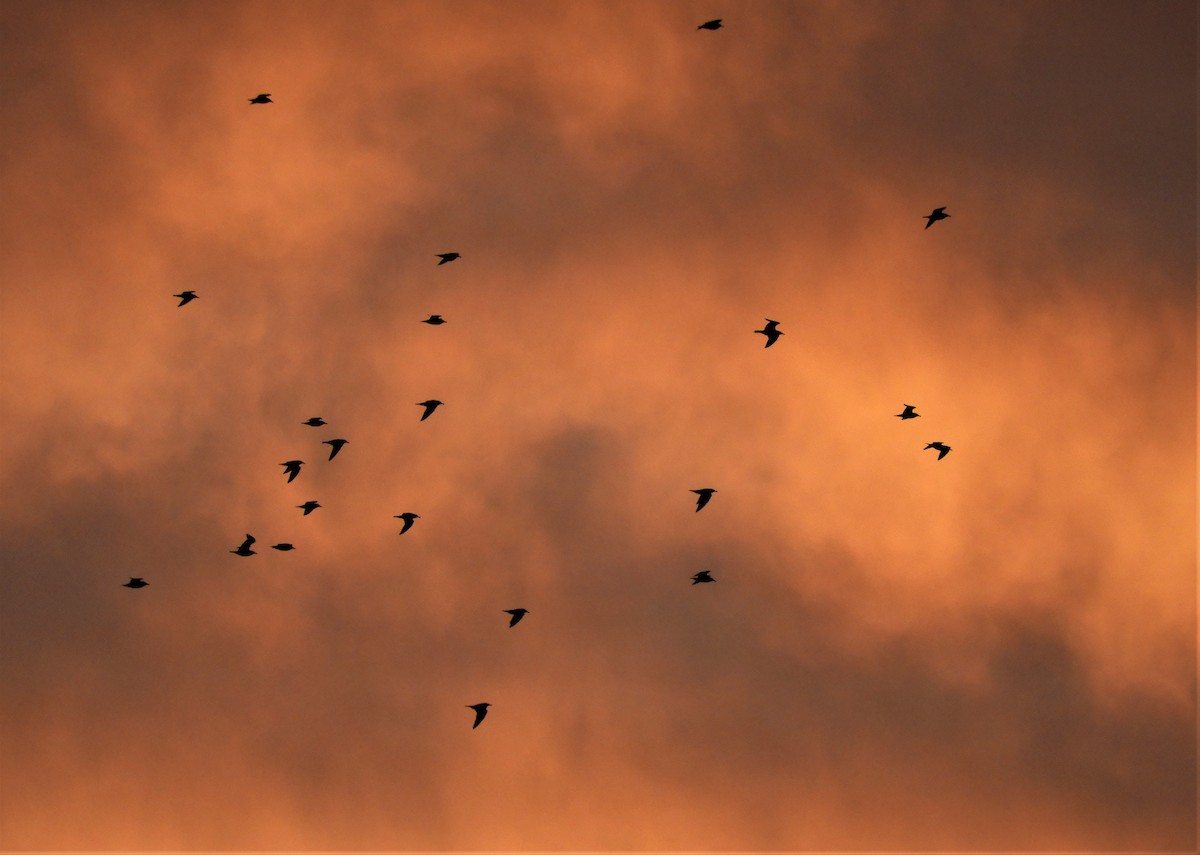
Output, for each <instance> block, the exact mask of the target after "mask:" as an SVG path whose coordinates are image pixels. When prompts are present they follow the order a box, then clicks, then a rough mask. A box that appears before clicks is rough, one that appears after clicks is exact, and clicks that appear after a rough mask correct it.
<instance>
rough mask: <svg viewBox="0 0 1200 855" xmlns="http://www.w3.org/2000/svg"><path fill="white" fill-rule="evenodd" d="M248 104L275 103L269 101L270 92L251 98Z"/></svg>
mask: <svg viewBox="0 0 1200 855" xmlns="http://www.w3.org/2000/svg"><path fill="white" fill-rule="evenodd" d="M250 103H251V104H274V103H275V102H274V101H272V100H271V93H270V92H263V93H262V94H261V95H255V96H254V97H253V98H251V99H250Z"/></svg>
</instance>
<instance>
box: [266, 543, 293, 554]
mask: <svg viewBox="0 0 1200 855" xmlns="http://www.w3.org/2000/svg"><path fill="white" fill-rule="evenodd" d="M271 548H272V549H278V550H279V551H280V552H291V551H292V550H293V549H295V548H296V547H294V546H292V545H291V544H290V543H277V544H275V545H274V546H272V547H271Z"/></svg>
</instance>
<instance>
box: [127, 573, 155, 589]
mask: <svg viewBox="0 0 1200 855" xmlns="http://www.w3.org/2000/svg"><path fill="white" fill-rule="evenodd" d="M149 584H150V583H149V582H147V581H146V580H145V579H139V578H138V577H137V576H131V577H130V578H129V581H128V582H126V583H125V584H124V585H122V586H121V587H122V588H144V587H146V586H147V585H149Z"/></svg>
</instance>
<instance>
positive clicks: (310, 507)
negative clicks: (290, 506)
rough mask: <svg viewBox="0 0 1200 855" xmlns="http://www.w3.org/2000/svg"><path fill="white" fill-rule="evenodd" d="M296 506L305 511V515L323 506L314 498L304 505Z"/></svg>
mask: <svg viewBox="0 0 1200 855" xmlns="http://www.w3.org/2000/svg"><path fill="white" fill-rule="evenodd" d="M296 507H298V508H299V509H300V510H302V511H304V516H308V515H309V514H311V513H312V512H313V511H315V510H316V509H317V508H319V507H321V503H320V502H316V501H313V500H312V499H309V500H308V501H307V502H305V503H304V504H303V505H296Z"/></svg>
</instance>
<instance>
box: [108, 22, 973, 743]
mask: <svg viewBox="0 0 1200 855" xmlns="http://www.w3.org/2000/svg"><path fill="white" fill-rule="evenodd" d="M722 20H723V19H721V18H715V19H713V20H711V21H705V22H704V23H703V24H700V25H699V26H698V27H697V28H696V29H698V30H719V29H720V28H721V22H722ZM248 100H249V101H250V103H251V104H272V103H274V102H273V101H272V100H271V95H270V93H269V92H263V93H260V94H258V95H256V96H255V97H253V98H250V99H248ZM949 217H950V215H949V214H947V213H946V209H945V208H944V207H941V208H934V209H933V211H932V212H931V213H929V214H927V215H926V216H925V217H924V218H923V219H925V220H926V223H925V228H926V229H928V228H929V227H930V226H932V225H933V224H934V223H936V222H938V221H939V220H945V219H948V218H949ZM436 257H437V258H438V263H437V266H439V267H440V266H441V265H443V264H449V263H450V262H452V261H456V260H458V259H459V258H461V257H462V255H461V253H457V252H441V253H437V254H436ZM172 296H173V297H177V298H179V306H180V307H183V306H186V305H187V304H188V303H190V302H192V301H193V300H196V299H198V298H199V296H200V295H198V294H197V293H196V292H195V291H183V292H181V293H179V294H173V295H172ZM765 320H766V324H765V325H764V326H763V328H762V329H760V330H754V333H755V334H756V335H761V336H764V337H765V338H766V340H767V342H766V344H765V345H764V347H771V346H772V345H773V344H775V343H776V342H777V341H779V338H780V336H782V335H783V332H782V331H781V330H780V329H779V321H773V320H771V319H770V318H766V319H765ZM421 323H423V324H429V325H430V326H440V325H442V324H444V323H446V320H445V318H443V317H442V316H441V315H430V316H429V317H428V318H426V319H425V320H423V321H421ZM442 403H443V402H442V401H439V400H436V399H433V398H431V399H429V400H427V401H418V402H417V406H419V407H423V408H424V410H423V411H422V413H421V419H420V420H421V421H425V420H426V419H428V418H429V417H430V416H432V415H433V413H434V411H436V410H437V408H438V407H440V406H442ZM920 416H921V414H920V413H918V412H917V410H916V406H915V405H913V404H905V405H904V410H903V411H902V412H899V413H896V418H898V419H900V420H901V421H907V420H908V419H915V418H920ZM301 424H303V425H308V426H309V427H324V426H325V425H326V424H328V422H326V421H325V420H324V419H323V418H321V417H320V416H313V417H311V418H309V419H307V420H306V421H303V422H301ZM348 442H349V440H346V439H341V438H337V439H327V440H323V441H322V444H323V445H328V446H330V451H329V460H333V459H334V458H335V457H337V455H338V452H339V451H341V450H342V448H343V447H344V446H345V445H346V444H347V443H348ZM929 449H933V450H935V451H937V453H938V455H937V459H938V460H941V459H942V458H943V457H945V456H946V455H947V454H949V453H950V446H948V445H946V444H945V443H944V442H941V441H938V442H930V443H928V444H926V446H925V448H924V450H926V451H928V450H929ZM303 465H304V461H303V460H285V461H284V462H283V463H281V464H280V466H282V467H283V474H285V475H286V476H287V480H288V483H289V484H290V483H291V482H292V481H294V480H295V479H296V476H297V475H299V474H300V467H301V466H303ZM691 492H693V493H695V494H696V495H697V499H696V512H697V513H699V512H700V511H701V510H703V509H704V508H705V506H707V505H708V503H709V502H710V501H711V500H712V497H713V494H714V493H716V492H717V491H716V490H715V489H714V488H712V487H702V488H700V489H696V490H692V491H691ZM296 507H297V508H298V509H299V510H301V511H303V512H304V513H303V515H304V516H308V515H309V514H311V513H312V512H313V511H315V510H316V509H317V508H319V507H321V503H320V502H317V501H315V500H309V501H307V502H305V503H304V504H302V505H297V506H296ZM393 519H398V520H402V521H403V525H402V527H401V529H400V534H404V533H405V532H406V531H408V530H409V529H410V528H412V527H413V523H414V522H415V521H416V520H418V519H420V515H418V514H415V513H413V512H411V511H406V512H405V513H402V514H397V515H395V516H394V517H393ZM255 542H256V541H255V538H254V536H253V535H250V534H247V535H246V539H245V540H244V541H242V543H241V545H240V546H238V548H237V549H231V550H229V551H230V552H231V553H233V554H234V555H239V556H242V557H244V558H245V557H249V556H251V555H255V554H256V553H255V552H254V550H253V549H251V547H252V546H253V545H254V544H255ZM271 548H272V549H277V550H279V551H281V552H287V551H289V550H292V549H295V548H296V547H295V546H294V545H293V544H291V543H276V544H274V545H273V546H272V547H271ZM715 581H717V580H716V579H714V578H713V576H712V573H711V572H710V571H708V570H701V571H700V572H699V573H696V574H695V575H693V576H692V584H693V585H701V584H704V583H707V582H715ZM149 584H150V583H149V582H147V581H146V580H145V579H142V578H139V577H133V578H131V579H130V580H129V581H128V582H126V583H125V585H124V587H126V588H144V587H146V586H147V585H149ZM503 612H504V613H505V614H507V615H509V616H510V617H509V622H508V625H509V627H510V628H511V627H514V626H516V625H517V624H518V623H520V621H521V619H522V618H524V617H525V615H527V614H529V610H528V609H524V608H515V609H504V610H503ZM490 706H491V704H490V703H477V704H467V705H466V707H467V709H470V710H474V712H475V721H474V723H473V724H472V725H471V729H472V730H474V729H475V728H477V727H479V725H480V724H481V723H482V722H483V720H484V718H485V717H486V716H487V713H488V708H489V707H490Z"/></svg>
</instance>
